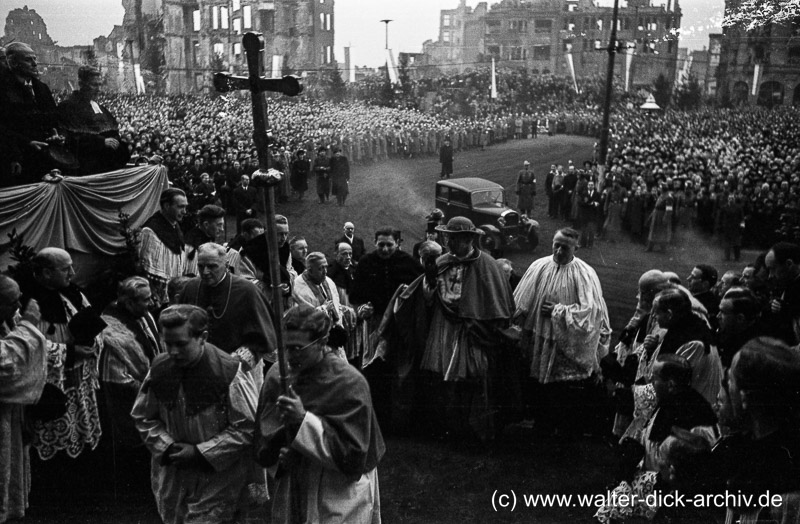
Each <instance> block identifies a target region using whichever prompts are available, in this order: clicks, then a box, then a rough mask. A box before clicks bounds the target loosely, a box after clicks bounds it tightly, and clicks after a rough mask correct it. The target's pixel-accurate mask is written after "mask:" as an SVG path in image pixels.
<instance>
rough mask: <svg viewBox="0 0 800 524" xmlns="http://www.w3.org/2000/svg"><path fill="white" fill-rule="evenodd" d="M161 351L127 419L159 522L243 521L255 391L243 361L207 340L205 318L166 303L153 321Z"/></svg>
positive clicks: (194, 310) (198, 311)
mask: <svg viewBox="0 0 800 524" xmlns="http://www.w3.org/2000/svg"><path fill="white" fill-rule="evenodd" d="M159 324H160V326H161V330H162V336H163V341H164V346H165V349H166V354H163V355H160V356H159V357H157V358H156V359H155V361H154V362H153V366H152V368H151V369H150V371H149V373H148V374H147V377H146V378H145V381H144V383H143V384H142V388H141V390H140V392H139V395H138V397H137V398H136V403H135V404H134V406H133V411H132V412H131V416H132V417H133V419H134V422H135V424H136V428H137V429H138V430H139V434H140V435H141V437H142V440H143V441H144V443H145V445H146V446H147V449H148V450H150V453H151V454H152V459H151V479H152V489H153V495H155V498H156V505H157V506H158V513H159V515H160V516H161V519H162V520H163V521H164V522H165V523H166V524H204V523H208V522H219V523H233V522H240V521H241V519H243V518H245V517H246V514H245V512H246V505H245V503H246V501H247V481H248V478H249V477H248V475H247V471H248V470H249V469H250V468H251V467H252V465H253V459H252V453H253V452H252V443H253V430H254V427H255V411H256V406H257V399H258V389H257V387H256V384H255V382H254V378H253V374H252V373H249V372H248V371H247V369H248V367H247V364H244V363H242V362H241V361H239V360H238V359H237V358H235V357H233V356H231V355H228V354H226V353H225V352H223V351H222V350H220V349H219V348H217V347H216V346H214V345H213V344H211V343H210V342H208V337H209V332H208V329H209V327H208V315H207V314H206V312H205V311H204V310H202V309H200V308H199V307H196V306H191V305H178V306H171V307H169V308H167V309H165V310H164V311H163V312H162V313H161V316H160V318H159Z"/></svg>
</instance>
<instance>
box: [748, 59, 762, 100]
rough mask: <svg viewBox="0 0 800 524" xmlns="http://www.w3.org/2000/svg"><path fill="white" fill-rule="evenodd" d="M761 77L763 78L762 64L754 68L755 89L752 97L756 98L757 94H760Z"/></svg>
mask: <svg viewBox="0 0 800 524" xmlns="http://www.w3.org/2000/svg"><path fill="white" fill-rule="evenodd" d="M759 76H761V64H756V65H755V67H753V89H752V92H751V93H750V94H751V95H752V96H756V93H758V79H759Z"/></svg>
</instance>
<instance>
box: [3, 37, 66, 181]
mask: <svg viewBox="0 0 800 524" xmlns="http://www.w3.org/2000/svg"><path fill="white" fill-rule="evenodd" d="M6 53H7V60H8V66H9V71H8V72H7V74H3V75H2V77H0V115H2V117H1V118H0V143H2V144H3V147H2V148H0V187H4V186H12V185H21V184H30V183H33V182H38V181H39V180H40V179H41V178H42V176H43V175H45V174H46V173H48V172H49V171H50V170H51V169H54V168H56V167H58V164H57V163H56V162H55V161H54V159H53V157H52V156H51V154H50V153H51V151H50V146H51V144H52V145H53V146H58V145H61V144H63V140H64V139H63V137H61V136H59V135H58V129H57V128H58V112H57V109H56V102H55V100H54V99H53V94H52V93H51V92H50V88H49V87H47V85H46V84H44V83H43V82H41V81H40V80H39V71H38V70H37V68H36V66H37V61H36V53H34V51H33V49H31V48H30V46H28V45H27V44H23V43H21V42H12V43H10V44H8V46H7V47H6Z"/></svg>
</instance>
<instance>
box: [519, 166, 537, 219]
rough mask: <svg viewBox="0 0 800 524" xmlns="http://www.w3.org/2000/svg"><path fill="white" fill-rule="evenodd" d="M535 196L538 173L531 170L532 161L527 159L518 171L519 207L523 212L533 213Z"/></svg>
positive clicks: (524, 213)
mask: <svg viewBox="0 0 800 524" xmlns="http://www.w3.org/2000/svg"><path fill="white" fill-rule="evenodd" d="M535 197H536V175H534V174H533V171H531V163H530V162H528V161H527V160H526V161H525V162H523V163H522V169H521V170H520V172H519V173H517V208H519V212H520V213H521V214H523V215H528V216H530V215H531V213H532V212H533V199H534V198H535Z"/></svg>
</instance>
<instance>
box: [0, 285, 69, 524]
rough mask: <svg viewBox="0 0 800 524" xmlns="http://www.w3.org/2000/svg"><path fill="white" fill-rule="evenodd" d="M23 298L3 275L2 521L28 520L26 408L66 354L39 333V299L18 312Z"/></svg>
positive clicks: (0, 313)
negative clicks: (25, 518)
mask: <svg viewBox="0 0 800 524" xmlns="http://www.w3.org/2000/svg"><path fill="white" fill-rule="evenodd" d="M20 296H21V293H20V290H19V286H18V285H17V283H16V282H15V281H14V280H12V279H11V278H9V277H7V276H4V275H0V522H6V521H7V520H10V519H20V518H23V517H24V516H25V510H26V509H27V508H28V494H29V493H30V489H31V467H30V455H29V450H30V444H29V443H28V442H27V440H26V439H25V438H24V437H23V428H24V426H25V408H26V406H30V405H32V404H35V403H36V402H37V401H38V400H39V398H40V397H41V395H42V391H43V390H44V387H45V382H46V379H47V372H48V368H52V369H54V370H56V369H59V368H61V367H62V366H63V363H64V355H65V351H64V347H63V346H61V347H59V346H58V345H57V344H48V343H47V340H46V339H45V338H44V335H42V333H41V332H40V331H39V330H38V329H36V325H37V324H39V322H40V320H41V316H40V315H41V313H40V311H39V306H38V304H37V303H36V300H31V301H30V302H29V303H28V305H27V306H26V308H25V311H23V312H22V314H21V315H20V314H19V307H20Z"/></svg>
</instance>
